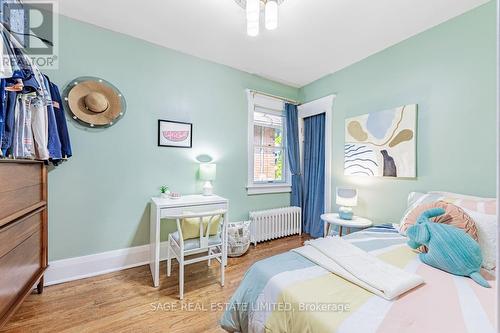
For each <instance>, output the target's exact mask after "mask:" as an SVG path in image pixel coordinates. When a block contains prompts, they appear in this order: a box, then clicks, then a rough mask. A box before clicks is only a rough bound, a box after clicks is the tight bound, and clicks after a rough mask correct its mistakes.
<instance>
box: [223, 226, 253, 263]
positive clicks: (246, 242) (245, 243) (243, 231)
mask: <svg viewBox="0 0 500 333" xmlns="http://www.w3.org/2000/svg"><path fill="white" fill-rule="evenodd" d="M227 234H228V245H227V255H228V256H229V257H240V256H242V255H244V254H245V253H246V252H247V251H248V248H249V247H250V221H241V222H232V223H229V224H228V226H227Z"/></svg>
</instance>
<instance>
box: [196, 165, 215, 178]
mask: <svg viewBox="0 0 500 333" xmlns="http://www.w3.org/2000/svg"><path fill="white" fill-rule="evenodd" d="M216 173H217V165H215V164H214V163H203V164H200V179H201V180H205V181H211V180H215V175H216Z"/></svg>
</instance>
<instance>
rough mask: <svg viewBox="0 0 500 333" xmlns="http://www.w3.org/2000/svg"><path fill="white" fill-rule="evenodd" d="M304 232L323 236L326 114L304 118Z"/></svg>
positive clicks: (314, 235)
mask: <svg viewBox="0 0 500 333" xmlns="http://www.w3.org/2000/svg"><path fill="white" fill-rule="evenodd" d="M304 131H305V133H304V134H305V142H304V205H303V208H302V212H303V220H304V221H303V225H304V228H303V230H304V232H306V233H308V234H310V235H311V236H312V237H323V221H322V220H321V218H320V216H321V214H323V213H324V212H325V115H324V114H320V115H317V116H312V117H308V118H305V119H304Z"/></svg>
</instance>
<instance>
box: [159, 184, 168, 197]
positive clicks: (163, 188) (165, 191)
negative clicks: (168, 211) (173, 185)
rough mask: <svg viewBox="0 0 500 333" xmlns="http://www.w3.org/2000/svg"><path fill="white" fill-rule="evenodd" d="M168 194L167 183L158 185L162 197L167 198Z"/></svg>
mask: <svg viewBox="0 0 500 333" xmlns="http://www.w3.org/2000/svg"><path fill="white" fill-rule="evenodd" d="M169 194H170V190H169V189H168V186H167V185H162V186H160V196H161V197H162V198H163V199H166V198H168V196H169Z"/></svg>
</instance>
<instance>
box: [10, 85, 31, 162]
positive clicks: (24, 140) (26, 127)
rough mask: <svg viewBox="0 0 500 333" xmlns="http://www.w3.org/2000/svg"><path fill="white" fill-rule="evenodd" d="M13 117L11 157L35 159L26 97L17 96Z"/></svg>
mask: <svg viewBox="0 0 500 333" xmlns="http://www.w3.org/2000/svg"><path fill="white" fill-rule="evenodd" d="M15 117H16V118H15V127H14V142H13V143H12V155H13V156H14V158H25V159H33V158H34V157H35V149H34V146H33V132H32V130H31V112H30V108H29V96H28V95H19V96H18V98H17V103H16V116H15Z"/></svg>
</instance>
